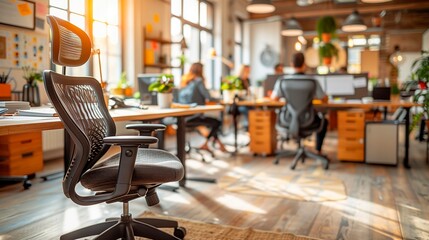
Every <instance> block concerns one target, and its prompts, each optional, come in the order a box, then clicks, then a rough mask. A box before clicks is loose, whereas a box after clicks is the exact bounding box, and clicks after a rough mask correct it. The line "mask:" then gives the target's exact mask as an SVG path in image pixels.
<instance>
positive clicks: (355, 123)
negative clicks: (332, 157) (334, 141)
mask: <svg viewBox="0 0 429 240" xmlns="http://www.w3.org/2000/svg"><path fill="white" fill-rule="evenodd" d="M364 136H365V112H364V111H363V110H355V109H351V110H348V111H338V149H337V159H338V160H340V161H353V162H363V161H364V151H365V147H364Z"/></svg>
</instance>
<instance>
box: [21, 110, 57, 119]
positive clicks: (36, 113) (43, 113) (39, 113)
mask: <svg viewBox="0 0 429 240" xmlns="http://www.w3.org/2000/svg"><path fill="white" fill-rule="evenodd" d="M18 116H29V117H58V113H57V112H56V111H55V109H53V108H32V109H30V110H18Z"/></svg>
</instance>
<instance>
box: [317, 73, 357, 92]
mask: <svg viewBox="0 0 429 240" xmlns="http://www.w3.org/2000/svg"><path fill="white" fill-rule="evenodd" d="M325 79H326V80H325V81H326V83H325V84H326V88H325V89H324V90H325V93H326V94H327V95H330V96H333V95H354V94H355V87H354V85H353V79H354V78H353V75H327V76H326V78H325Z"/></svg>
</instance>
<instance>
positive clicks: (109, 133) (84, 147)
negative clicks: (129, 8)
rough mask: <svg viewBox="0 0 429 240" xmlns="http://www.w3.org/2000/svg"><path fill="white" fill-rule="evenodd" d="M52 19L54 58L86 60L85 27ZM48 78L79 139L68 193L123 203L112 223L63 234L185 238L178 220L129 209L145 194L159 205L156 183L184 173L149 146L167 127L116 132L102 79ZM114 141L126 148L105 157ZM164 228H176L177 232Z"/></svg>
mask: <svg viewBox="0 0 429 240" xmlns="http://www.w3.org/2000/svg"><path fill="white" fill-rule="evenodd" d="M48 23H49V25H50V26H51V28H52V34H53V37H52V44H53V46H57V47H53V48H52V50H53V51H59V53H57V54H55V53H54V52H52V61H53V62H54V63H56V64H59V63H62V64H65V65H63V68H65V66H69V65H70V66H71V65H73V66H78V65H79V63H80V64H81V65H82V64H84V63H85V62H86V61H87V60H88V56H89V55H87V54H86V53H82V51H91V49H90V48H88V46H91V42H90V41H89V38H85V37H81V36H79V34H80V35H82V36H83V35H85V33H84V32H83V31H81V30H80V32H79V31H77V32H79V33H78V34H76V31H75V30H78V28H76V27H71V26H72V25H71V24H70V23H68V22H66V21H64V20H61V19H58V18H56V17H53V16H48ZM56 35H60V36H56ZM55 41H60V42H59V43H58V42H55ZM88 41H89V42H88ZM66 59H68V60H66ZM63 72H65V70H63ZM43 78H44V82H45V88H46V92H47V94H48V96H49V98H50V100H51V102H52V104H53V105H54V107H55V109H56V111H57V112H58V114H59V116H60V118H61V120H62V122H63V124H64V128H65V129H66V132H67V133H68V134H69V135H70V137H71V139H72V142H73V143H74V148H73V150H72V151H71V157H70V164H69V165H68V166H67V168H66V169H67V171H66V173H65V175H64V179H63V182H62V185H63V191H64V194H65V195H66V197H68V198H70V199H71V200H72V201H73V202H75V203H77V204H79V205H83V206H86V205H93V204H99V203H114V202H121V203H122V204H123V213H122V215H121V216H120V218H110V219H107V220H106V222H103V223H99V224H95V225H92V226H88V227H85V228H82V229H79V230H75V231H73V232H70V233H67V234H65V235H63V236H61V239H78V238H83V237H88V236H94V235H98V236H97V237H96V238H95V239H118V238H121V239H134V236H141V237H146V238H150V239H183V238H184V236H185V234H186V231H185V229H184V228H181V227H179V226H178V223H177V222H176V221H170V220H162V219H153V218H135V219H134V218H132V216H131V214H130V213H129V205H128V204H129V201H131V200H133V199H136V198H140V197H143V196H144V197H145V198H146V202H147V204H148V205H149V206H152V205H155V204H158V203H159V199H158V196H157V193H156V188H157V187H158V186H160V185H161V184H163V183H166V182H174V181H179V180H180V179H182V178H183V175H184V168H183V165H182V164H181V162H180V160H179V159H178V158H177V157H176V156H174V155H172V154H171V153H169V152H166V151H163V150H159V149H149V148H147V147H148V146H149V144H152V143H156V142H157V140H158V139H157V138H155V137H152V136H148V135H150V132H152V131H156V130H160V129H163V128H165V127H164V126H162V125H159V124H157V125H150V124H141V125H136V124H134V125H133V126H129V127H130V128H133V129H137V130H139V131H140V132H141V133H142V134H143V135H146V136H114V135H115V131H116V129H115V124H114V122H113V119H112V118H111V116H110V114H109V112H108V109H107V106H106V104H105V102H104V98H103V92H102V89H101V86H100V83H99V82H98V81H97V80H96V79H94V78H91V77H72V76H65V75H63V74H58V73H55V72H52V71H45V72H44V73H43ZM111 145H119V146H120V147H121V152H120V153H119V154H116V155H114V156H111V157H109V158H107V159H105V160H103V161H100V159H101V158H102V157H103V155H104V154H105V153H106V152H107V150H108V149H109V147H110V146H111ZM141 146H143V147H141ZM65 157H67V156H65ZM78 184H81V185H82V186H83V187H85V188H87V189H89V190H91V191H92V193H93V194H85V195H83V194H81V193H79V192H78V191H76V185H78ZM159 228H174V236H173V235H170V234H167V233H165V232H164V231H161V230H160V229H159Z"/></svg>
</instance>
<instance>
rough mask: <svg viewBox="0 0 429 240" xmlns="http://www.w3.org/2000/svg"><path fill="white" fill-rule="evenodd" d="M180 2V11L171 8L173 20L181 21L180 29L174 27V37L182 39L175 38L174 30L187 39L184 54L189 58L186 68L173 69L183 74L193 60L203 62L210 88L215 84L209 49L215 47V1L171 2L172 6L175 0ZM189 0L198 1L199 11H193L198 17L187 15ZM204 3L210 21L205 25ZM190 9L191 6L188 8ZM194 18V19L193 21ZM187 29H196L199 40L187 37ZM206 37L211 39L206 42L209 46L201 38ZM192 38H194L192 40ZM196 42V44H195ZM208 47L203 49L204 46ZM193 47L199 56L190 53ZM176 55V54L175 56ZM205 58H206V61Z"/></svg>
mask: <svg viewBox="0 0 429 240" xmlns="http://www.w3.org/2000/svg"><path fill="white" fill-rule="evenodd" d="M174 1H176V2H180V6H181V7H180V11H177V9H173V7H172V9H171V21H179V22H180V31H179V30H177V29H174V30H173V29H172V30H171V32H172V38H173V40H176V41H178V40H180V39H175V37H177V36H174V35H173V31H174V32H175V33H177V32H179V33H180V34H181V35H182V36H183V37H184V39H185V41H186V43H187V47H188V48H187V49H182V50H181V51H182V54H184V55H185V56H186V59H187V60H188V61H187V62H185V64H184V68H183V69H181V70H179V71H175V69H173V74H174V75H181V74H183V72H182V71H185V72H187V71H188V70H189V67H190V65H191V64H192V63H193V62H196V61H199V62H202V63H203V64H204V68H205V69H204V70H205V78H206V86H207V88H209V89H212V88H213V87H214V86H213V85H214V82H215V80H214V62H213V61H209V60H208V59H209V50H208V49H207V47H208V48H213V47H214V9H215V8H214V5H213V3H211V2H209V1H207V0H172V1H171V4H172V6H174V5H173V4H174V3H173V2H174ZM189 1H194V3H195V2H196V3H197V4H196V5H197V6H196V8H197V11H196V12H193V14H194V16H196V19H189V18H190V17H189V16H188V17H187V16H185V15H186V13H185V10H184V9H186V7H187V6H185V3H187V2H189ZM202 4H206V6H207V12H206V13H207V15H208V19H209V20H208V21H207V22H205V23H206V25H207V26H204V25H203V24H202V23H201V19H200V17H201V8H200V7H201V5H202ZM188 9H189V8H188ZM210 15H211V16H210ZM192 20H194V21H192ZM185 30H190V31H194V32H193V33H196V32H198V33H197V34H195V35H197V36H198V41H195V39H194V38H192V39H190V38H189V37H187V36H186V35H187V34H186V33H185V32H184V31H185ZM203 36H204V37H206V38H207V39H210V40H209V41H207V42H206V43H207V44H208V45H207V46H203V43H202V41H201V39H202V38H203ZM191 40H193V41H192V42H191ZM196 42H197V43H196ZM195 43H196V44H195ZM204 47H205V48H206V49H203V48H204ZM191 48H193V49H192V50H197V52H198V53H197V55H198V56H189V54H191V51H192V50H190V49H191ZM171 54H172V56H173V55H174V53H173V49H172V53H171ZM173 57H174V56H173ZM204 60H206V61H205V62H204Z"/></svg>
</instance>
